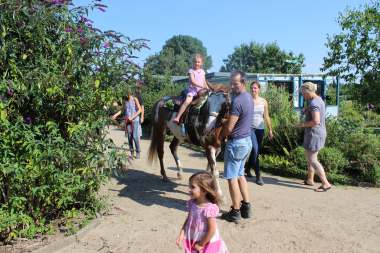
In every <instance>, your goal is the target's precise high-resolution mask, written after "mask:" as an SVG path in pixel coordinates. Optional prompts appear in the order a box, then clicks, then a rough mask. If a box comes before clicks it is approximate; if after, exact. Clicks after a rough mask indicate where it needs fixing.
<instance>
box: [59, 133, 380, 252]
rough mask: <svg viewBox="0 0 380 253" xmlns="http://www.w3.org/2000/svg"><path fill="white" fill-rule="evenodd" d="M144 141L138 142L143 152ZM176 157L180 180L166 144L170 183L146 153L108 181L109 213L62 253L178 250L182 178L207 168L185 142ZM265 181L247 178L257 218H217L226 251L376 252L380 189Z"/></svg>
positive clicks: (120, 137) (182, 212)
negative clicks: (234, 221) (181, 171)
mask: <svg viewBox="0 0 380 253" xmlns="http://www.w3.org/2000/svg"><path fill="white" fill-rule="evenodd" d="M111 134H112V137H113V138H114V139H115V141H116V142H117V143H121V142H124V141H125V140H124V137H123V132H121V131H112V133H111ZM148 145H149V143H148V141H142V150H147V148H148ZM179 154H180V158H181V162H182V164H183V166H184V167H185V169H184V172H185V178H184V179H183V180H181V181H178V180H175V179H174V177H175V175H176V171H174V169H173V167H174V166H175V163H174V160H173V159H172V157H171V155H170V152H169V149H168V144H166V149H165V163H166V166H167V167H169V169H168V170H167V173H168V176H169V177H171V178H172V179H173V180H172V181H171V182H169V183H163V182H162V181H161V178H160V176H159V165H158V164H154V165H153V166H150V165H147V164H146V160H145V157H146V154H145V153H143V155H142V159H141V160H138V161H135V162H133V165H132V168H131V169H130V170H129V171H128V172H127V176H126V178H125V179H124V180H122V181H118V180H116V179H113V180H111V181H110V183H109V184H108V185H107V187H106V191H107V192H108V195H109V196H110V200H111V202H112V205H113V206H112V207H111V215H109V216H105V217H103V218H101V224H100V225H99V226H98V227H97V228H96V229H94V230H92V231H90V232H89V233H87V234H86V235H85V236H84V237H83V238H80V239H79V240H78V241H77V242H76V243H75V244H73V245H68V247H66V248H64V249H62V250H61V251H59V252H60V253H61V252H74V253H84V252H100V253H105V252H114V253H119V252H121V253H123V252H128V253H135V252H136V253H137V252H139V253H141V252H147V253H148V252H149V253H153V252H158V253H164V252H165V253H171V252H182V250H180V249H178V248H177V247H176V245H175V239H176V236H177V234H178V231H179V228H180V225H181V224H182V223H183V221H184V219H185V216H186V212H185V207H184V206H185V201H186V200H187V199H188V196H187V179H188V177H189V176H190V175H191V174H192V173H194V172H196V171H199V170H203V169H204V168H205V167H206V159H205V158H204V157H203V156H202V154H200V153H197V152H194V151H191V150H188V149H185V148H183V147H180V148H179ZM217 167H218V168H219V169H222V168H223V164H222V163H218V165H217ZM264 180H265V182H266V185H265V186H263V187H260V186H257V185H256V184H254V183H252V182H251V183H249V188H250V192H251V193H252V197H253V203H254V218H252V219H250V220H244V221H242V222H241V223H240V224H238V225H235V224H231V223H227V222H225V221H223V220H218V226H219V229H220V231H221V234H222V237H223V238H224V240H225V241H226V243H227V246H228V247H229V249H230V252H234V253H237V252H241V253H245V252H247V253H248V252H249V253H251V252H260V253H265V252H268V253H269V252H271V253H276V252H339V253H342V252H373V253H375V252H376V253H379V252H380V189H373V188H370V189H367V188H356V187H334V188H333V189H332V190H331V191H329V192H327V193H315V192H314V191H312V190H311V188H310V187H304V186H303V185H301V184H300V183H299V181H297V180H293V179H287V178H282V177H276V176H271V175H265V177H264ZM221 182H222V184H221V185H222V189H223V191H224V194H225V199H226V200H227V202H226V203H224V204H223V205H222V207H221V209H222V210H227V209H228V206H229V196H228V189H227V183H226V182H225V181H224V180H221Z"/></svg>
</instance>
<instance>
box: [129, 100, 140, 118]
mask: <svg viewBox="0 0 380 253" xmlns="http://www.w3.org/2000/svg"><path fill="white" fill-rule="evenodd" d="M133 99H134V100H135V104H136V106H137V112H135V114H133V116H132V118H131V120H134V119H135V118H136V117H137V116H138V115H139V114H140V113H141V105H140V102H139V100H138V99H137V98H136V97H133Z"/></svg>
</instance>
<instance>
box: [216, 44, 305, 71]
mask: <svg viewBox="0 0 380 253" xmlns="http://www.w3.org/2000/svg"><path fill="white" fill-rule="evenodd" d="M304 60H305V58H304V56H303V55H302V54H299V55H295V54H294V53H293V52H289V53H287V52H285V51H283V50H281V49H280V47H279V46H278V44H277V43H276V42H272V43H269V44H266V45H264V44H259V43H256V42H251V43H249V44H242V45H240V46H239V47H236V48H235V50H234V52H233V53H232V54H231V55H229V56H228V57H227V59H225V60H224V66H222V67H221V69H220V71H224V72H230V71H232V70H235V69H239V70H242V71H245V72H250V73H301V69H302V67H303V66H304Z"/></svg>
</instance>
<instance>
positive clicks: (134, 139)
mask: <svg viewBox="0 0 380 253" xmlns="http://www.w3.org/2000/svg"><path fill="white" fill-rule="evenodd" d="M139 125H140V122H139V120H134V121H132V128H133V130H132V131H127V134H128V136H127V137H128V145H129V150H130V151H131V153H133V151H134V147H133V143H135V147H136V153H140V136H139V135H140V134H139V133H140V131H139Z"/></svg>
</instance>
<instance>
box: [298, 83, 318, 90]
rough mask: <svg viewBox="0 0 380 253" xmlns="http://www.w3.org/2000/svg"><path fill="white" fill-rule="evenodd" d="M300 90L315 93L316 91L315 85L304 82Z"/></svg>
mask: <svg viewBox="0 0 380 253" xmlns="http://www.w3.org/2000/svg"><path fill="white" fill-rule="evenodd" d="M301 90H304V91H306V92H316V91H317V85H316V84H315V83H312V82H305V83H303V84H302V85H301Z"/></svg>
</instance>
